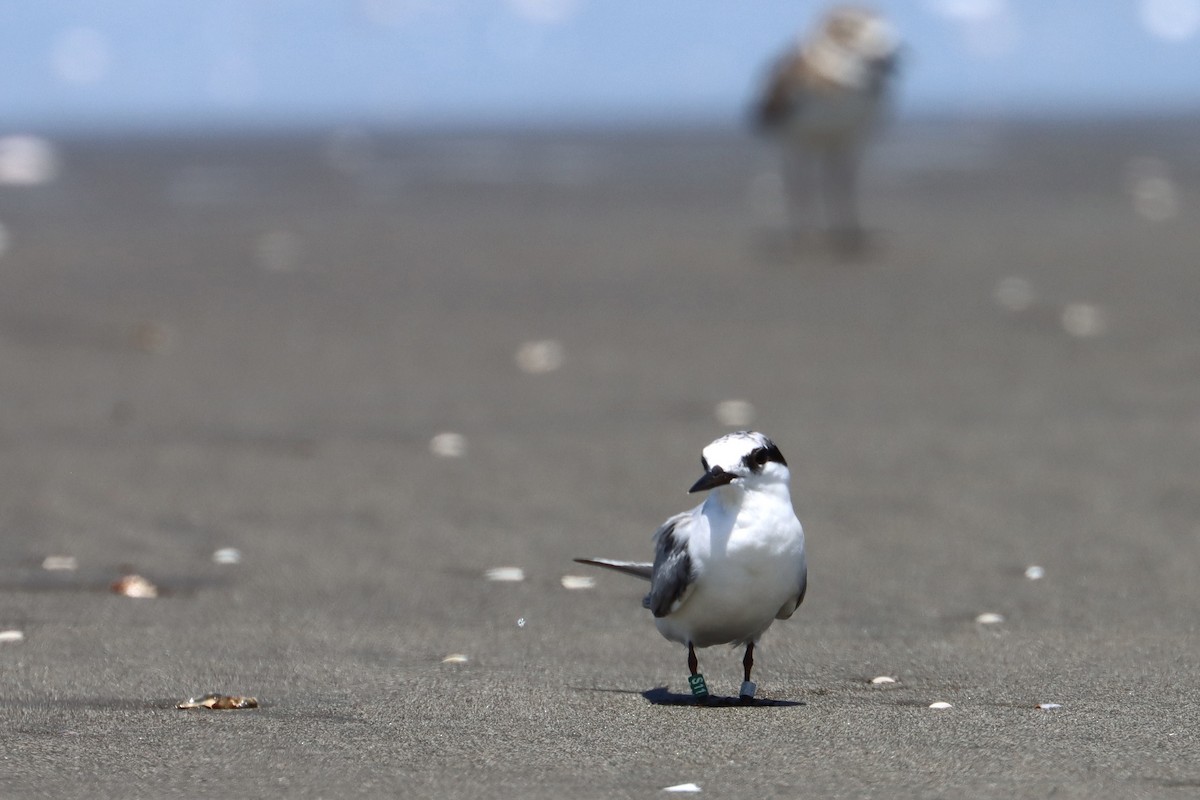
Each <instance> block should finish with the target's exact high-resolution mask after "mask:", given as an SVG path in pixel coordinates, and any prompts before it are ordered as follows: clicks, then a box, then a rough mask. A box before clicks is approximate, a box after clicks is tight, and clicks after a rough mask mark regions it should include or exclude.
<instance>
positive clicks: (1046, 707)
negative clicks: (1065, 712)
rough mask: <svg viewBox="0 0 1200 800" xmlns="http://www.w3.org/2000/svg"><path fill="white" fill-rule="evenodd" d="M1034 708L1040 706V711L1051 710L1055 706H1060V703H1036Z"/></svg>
mask: <svg viewBox="0 0 1200 800" xmlns="http://www.w3.org/2000/svg"><path fill="white" fill-rule="evenodd" d="M1034 707H1035V708H1040V709H1041V710H1042V711H1053V710H1054V709H1056V708H1062V704H1061V703H1038V704H1037V705H1036V706H1034Z"/></svg>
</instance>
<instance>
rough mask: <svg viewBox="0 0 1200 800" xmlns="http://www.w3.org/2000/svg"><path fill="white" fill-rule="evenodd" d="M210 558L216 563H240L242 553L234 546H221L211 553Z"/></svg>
mask: <svg viewBox="0 0 1200 800" xmlns="http://www.w3.org/2000/svg"><path fill="white" fill-rule="evenodd" d="M212 560H213V562H214V563H217V564H240V563H241V562H242V553H241V551H240V550H238V549H237V548H236V547H222V548H221V549H220V550H218V551H216V552H215V553H213V554H212Z"/></svg>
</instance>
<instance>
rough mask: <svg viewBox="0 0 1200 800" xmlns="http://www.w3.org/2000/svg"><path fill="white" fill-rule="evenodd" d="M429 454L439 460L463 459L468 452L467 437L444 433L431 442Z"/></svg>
mask: <svg viewBox="0 0 1200 800" xmlns="http://www.w3.org/2000/svg"><path fill="white" fill-rule="evenodd" d="M429 452H431V453H433V454H434V455H435V456H438V457H439V458H461V457H462V456H463V455H464V454H465V453H466V452H467V437H465V436H463V435H462V434H461V433H454V432H452V431H443V432H442V433H439V434H438V435H437V436H434V437H433V438H432V439H430V440H429Z"/></svg>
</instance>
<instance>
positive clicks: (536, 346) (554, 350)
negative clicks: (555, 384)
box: [516, 339, 566, 375]
mask: <svg viewBox="0 0 1200 800" xmlns="http://www.w3.org/2000/svg"><path fill="white" fill-rule="evenodd" d="M516 359H517V366H518V367H520V368H521V371H522V372H527V373H529V374H530V375H540V374H544V373H547V372H553V371H554V370H556V369H558V368H559V367H561V366H562V365H563V361H565V360H566V350H565V349H564V348H563V346H562V343H561V342H558V341H555V340H554V339H542V340H539V341H535V342H525V344H523V345H521V346H520V347H519V348H518V349H517V356H516Z"/></svg>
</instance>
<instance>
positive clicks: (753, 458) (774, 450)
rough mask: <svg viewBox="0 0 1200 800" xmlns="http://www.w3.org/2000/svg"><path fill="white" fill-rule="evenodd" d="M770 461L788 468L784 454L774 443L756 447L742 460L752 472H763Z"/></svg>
mask: <svg viewBox="0 0 1200 800" xmlns="http://www.w3.org/2000/svg"><path fill="white" fill-rule="evenodd" d="M770 461H774V462H775V463H776V464H782V465H783V466H785V467H786V466H787V462H786V461H784V460H783V453H781V452H779V448H778V447H776V446H775V444H774V443H772V444H769V445H767V446H764V447H756V448H754V450H752V451H750V452H749V453H747V454H746V455H745V456H744V457H743V458H742V463H743V464H744V465H745V466H746V468H747V469H749V470H750V471H752V472H762V468H763V467H764V466H766V465H767V462H770Z"/></svg>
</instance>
